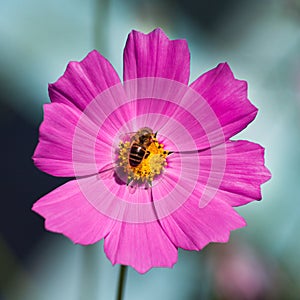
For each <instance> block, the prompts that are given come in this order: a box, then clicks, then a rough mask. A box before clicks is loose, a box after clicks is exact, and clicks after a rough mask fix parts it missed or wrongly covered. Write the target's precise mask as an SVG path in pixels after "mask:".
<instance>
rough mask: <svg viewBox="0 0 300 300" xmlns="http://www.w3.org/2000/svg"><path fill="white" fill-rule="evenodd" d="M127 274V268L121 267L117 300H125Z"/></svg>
mask: <svg viewBox="0 0 300 300" xmlns="http://www.w3.org/2000/svg"><path fill="white" fill-rule="evenodd" d="M126 274H127V266H123V265H121V267H120V275H119V286H118V295H117V300H123V296H124V290H125V282H126Z"/></svg>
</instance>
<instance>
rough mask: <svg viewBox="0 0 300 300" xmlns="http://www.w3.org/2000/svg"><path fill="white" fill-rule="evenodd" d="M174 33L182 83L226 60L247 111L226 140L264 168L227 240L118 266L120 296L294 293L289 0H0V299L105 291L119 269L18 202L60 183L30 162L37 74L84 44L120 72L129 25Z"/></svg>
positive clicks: (298, 169) (39, 100) (81, 52)
mask: <svg viewBox="0 0 300 300" xmlns="http://www.w3.org/2000/svg"><path fill="white" fill-rule="evenodd" d="M155 27H161V28H163V29H164V31H165V32H166V33H167V35H168V36H169V37H170V38H172V39H177V38H185V39H187V41H188V44H189V48H190V51H191V81H193V80H194V79H196V78H197V77H198V76H199V75H200V74H202V73H203V72H205V71H207V70H209V69H211V68H213V67H215V66H216V65H217V64H218V63H219V62H222V61H227V62H228V63H229V64H230V66H231V68H232V70H233V72H234V74H235V76H236V77H237V78H240V79H245V80H247V81H248V84H249V97H250V99H251V101H252V102H253V103H254V104H255V105H256V106H257V107H258V108H259V114H258V116H257V118H256V120H255V122H254V123H253V124H251V125H250V126H249V127H248V128H247V129H246V130H244V131H243V132H242V133H241V134H239V135H238V136H237V137H236V138H240V139H249V140H251V141H254V142H258V143H260V144H262V145H263V146H264V147H265V148H266V165H267V166H268V168H269V169H270V170H271V172H272V174H273V178H272V179H271V181H270V182H268V183H266V184H265V185H263V188H262V191H263V200H262V201H261V202H255V203H251V204H249V205H247V206H245V207H242V208H239V209H238V211H239V213H240V214H241V215H242V216H244V217H245V218H246V220H247V222H248V227H246V228H244V229H241V230H238V231H235V232H233V233H232V235H231V240H230V243H228V244H220V245H216V244H212V245H209V246H208V247H206V248H205V249H204V250H203V251H201V252H199V253H197V252H187V251H179V259H178V263H177V264H176V265H175V267H174V268H173V269H152V270H151V271H150V272H148V273H147V274H145V275H139V274H138V273H136V272H135V271H134V270H133V269H129V272H128V280H127V286H126V294H125V299H131V300H135V299H145V300H147V299H156V300H160V299H164V300H168V299H172V300H177V299H178V300H181V299H187V300H194V299H250V300H251V299H299V297H300V296H299V295H300V284H299V283H300V259H299V249H300V238H299V232H300V189H299V183H300V180H299V179H300V155H299V154H300V134H299V133H300V131H299V129H300V0H273V1H272V0H264V1H261V0H252V1H247V0H227V1H223V0H210V1H204V0H202V1H201V0H185V1H183V0H164V1H159V0H152V1H139V0H127V1H122V0H110V1H109V0H87V1H79V0H72V1H71V0H64V1H59V0H52V1H38V0H10V1H0V88H1V96H0V124H1V126H0V141H1V146H0V151H1V152H0V153H1V170H2V172H1V175H0V185H1V210H0V214H1V215H0V228H1V231H0V299H1V300H15V299H22V300H27V299H28V300H29V299H30V300H36V299H38V300H39V299H41V300H48V299H49V300H50V299H51V300H52V299H59V300H60V299H64V300H68V299H71V300H73V299H83V300H85V299H87V300H89V299H105V300H106V299H114V298H115V295H116V287H117V280H118V272H119V266H115V267H112V266H111V263H110V262H109V261H108V260H107V259H106V257H105V255H104V253H103V243H102V242H100V243H98V244H96V245H92V246H88V247H82V246H79V245H73V244H72V243H71V242H70V241H69V240H68V239H67V238H65V237H63V236H61V235H58V234H53V233H50V232H46V231H45V230H44V229H43V219H42V218H41V217H39V216H38V215H36V214H34V213H33V212H31V206H32V204H33V203H34V202H35V201H36V200H37V199H38V198H39V197H41V196H42V195H44V194H46V193H47V192H49V191H51V190H52V189H54V188H55V187H57V186H59V185H60V184H62V183H63V182H64V181H65V180H64V179H59V178H54V177H51V176H48V175H46V174H44V173H42V172H40V171H39V170H37V169H36V168H35V167H34V165H33V163H32V160H31V156H32V154H33V151H34V148H35V146H36V144H37V141H38V126H39V124H40V123H41V121H42V118H43V116H42V105H43V103H47V102H49V98H48V94H47V84H48V83H49V82H54V81H56V80H57V79H58V77H59V76H61V75H62V74H63V72H64V70H65V68H66V65H67V63H68V62H69V61H71V60H77V61H78V60H81V59H82V58H83V57H85V56H86V54H87V53H88V52H89V51H91V50H92V49H94V48H96V49H98V50H99V51H101V52H102V54H104V55H105V56H106V57H107V58H108V59H109V60H110V62H111V63H112V64H113V65H114V67H115V68H116V70H117V71H118V73H119V74H120V75H122V52H123V48H124V44H125V41H126V38H127V35H128V33H129V32H130V31H131V30H132V29H136V30H140V31H144V32H149V31H151V30H153V29H154V28H155Z"/></svg>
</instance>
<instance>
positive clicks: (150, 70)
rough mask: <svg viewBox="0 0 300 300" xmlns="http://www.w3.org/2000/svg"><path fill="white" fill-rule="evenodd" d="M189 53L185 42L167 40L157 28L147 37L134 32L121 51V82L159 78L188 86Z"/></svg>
mask: <svg viewBox="0 0 300 300" xmlns="http://www.w3.org/2000/svg"><path fill="white" fill-rule="evenodd" d="M189 73H190V52H189V49H188V45H187V42H186V40H170V39H169V38H168V36H167V35H166V34H165V33H164V31H163V30H162V29H160V28H157V29H154V30H153V31H151V32H150V33H148V34H144V33H142V32H139V31H136V30H133V31H131V33H130V34H129V35H128V38H127V41H126V45H125V49H124V81H126V80H132V79H136V78H143V77H160V78H166V79H171V80H176V81H179V82H182V83H185V84H187V83H188V81H189Z"/></svg>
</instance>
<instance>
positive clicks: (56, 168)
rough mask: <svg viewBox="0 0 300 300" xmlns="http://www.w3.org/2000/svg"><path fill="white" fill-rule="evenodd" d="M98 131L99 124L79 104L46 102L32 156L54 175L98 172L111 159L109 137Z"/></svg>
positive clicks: (39, 165)
mask: <svg viewBox="0 0 300 300" xmlns="http://www.w3.org/2000/svg"><path fill="white" fill-rule="evenodd" d="M83 116H84V118H83ZM79 120H80V122H79ZM98 131H99V127H98V126H97V125H95V124H94V123H93V122H92V121H90V120H89V119H88V117H86V116H85V115H82V113H81V112H80V111H79V109H77V108H76V107H73V108H72V107H70V106H67V105H65V104H59V103H51V104H45V105H44V121H43V123H42V124H41V126H40V136H39V143H38V145H37V147H36V149H35V152H34V155H33V160H34V163H35V165H36V166H37V167H38V168H39V169H40V170H42V171H44V172H46V173H48V174H51V175H54V176H65V177H75V176H85V175H91V174H94V173H97V172H98V171H99V170H100V169H101V168H102V167H103V166H104V165H106V164H107V161H110V160H109V158H110V157H111V147H112V141H111V140H110V139H109V136H108V135H104V134H101V136H99V135H98Z"/></svg>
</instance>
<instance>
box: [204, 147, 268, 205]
mask: <svg viewBox="0 0 300 300" xmlns="http://www.w3.org/2000/svg"><path fill="white" fill-rule="evenodd" d="M218 148H219V149H218ZM224 149H225V153H224V151H223V150H224ZM224 149H222V151H219V150H221V147H216V148H214V153H213V155H214V157H212V156H211V155H212V154H211V153H210V151H209V150H207V151H203V152H200V153H199V160H200V162H201V172H202V174H205V173H206V175H207V177H208V176H210V178H211V181H212V182H219V183H220V185H219V186H216V187H210V188H211V189H212V190H211V192H212V191H213V190H215V194H216V197H218V198H221V199H223V200H224V201H226V202H227V203H228V204H230V205H231V206H240V205H244V204H247V203H249V202H251V201H253V200H260V199H261V198H262V195H261V188H260V186H261V185H262V184H263V183H264V182H266V181H268V180H269V179H270V178H271V173H270V171H269V170H268V169H267V168H266V167H265V165H264V148H263V147H261V146H260V145H258V144H255V143H252V142H248V141H227V142H226V144H225V148H224ZM224 154H225V156H226V165H225V168H224V170H223V172H222V174H221V173H220V172H214V171H211V167H210V164H211V160H212V158H213V159H214V160H216V161H219V160H220V159H223V158H224ZM219 171H220V170H219ZM219 179H221V180H219ZM208 188H209V187H208Z"/></svg>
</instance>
